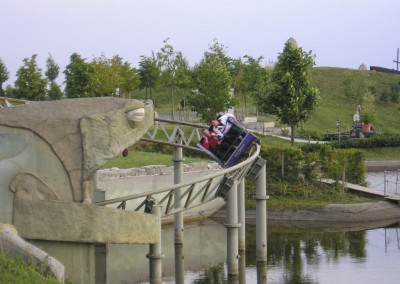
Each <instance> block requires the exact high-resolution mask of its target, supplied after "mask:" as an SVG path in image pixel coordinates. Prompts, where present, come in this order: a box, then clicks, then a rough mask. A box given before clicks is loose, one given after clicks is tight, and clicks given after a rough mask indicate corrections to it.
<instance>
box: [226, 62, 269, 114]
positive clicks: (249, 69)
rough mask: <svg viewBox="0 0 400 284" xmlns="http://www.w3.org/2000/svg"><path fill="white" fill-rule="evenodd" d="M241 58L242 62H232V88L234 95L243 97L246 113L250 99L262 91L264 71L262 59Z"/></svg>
mask: <svg viewBox="0 0 400 284" xmlns="http://www.w3.org/2000/svg"><path fill="white" fill-rule="evenodd" d="M243 58H244V59H245V61H244V62H243V61H242V60H241V59H237V60H234V61H233V62H234V64H233V66H234V69H233V70H234V71H233V81H234V84H233V87H234V89H235V94H238V95H241V96H242V97H243V100H244V109H245V112H246V110H247V101H248V100H249V99H250V97H253V96H255V95H256V94H257V93H259V92H261V91H263V90H264V85H265V77H266V69H265V68H263V67H261V61H262V59H263V57H259V58H257V59H255V58H253V57H251V56H248V55H245V56H244V57H243Z"/></svg>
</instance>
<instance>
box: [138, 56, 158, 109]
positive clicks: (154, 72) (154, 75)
mask: <svg viewBox="0 0 400 284" xmlns="http://www.w3.org/2000/svg"><path fill="white" fill-rule="evenodd" d="M140 58H141V59H140V62H139V70H138V74H139V77H140V85H139V88H140V89H141V90H143V89H145V91H146V99H147V92H148V91H150V99H152V100H153V103H154V105H156V101H155V98H154V97H153V98H152V91H153V93H154V89H155V87H156V84H157V80H158V79H159V77H160V68H159V66H158V64H157V59H156V58H155V56H154V53H153V54H152V56H151V57H146V56H144V55H142V56H140Z"/></svg>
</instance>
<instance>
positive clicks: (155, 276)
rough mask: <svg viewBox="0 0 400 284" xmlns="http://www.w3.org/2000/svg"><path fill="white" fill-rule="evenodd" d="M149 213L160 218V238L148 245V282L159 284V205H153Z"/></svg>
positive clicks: (160, 252) (160, 260) (160, 273)
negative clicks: (155, 242)
mask: <svg viewBox="0 0 400 284" xmlns="http://www.w3.org/2000/svg"><path fill="white" fill-rule="evenodd" d="M151 214H153V215H155V216H157V217H158V218H159V220H160V222H159V228H158V230H159V236H160V240H159V243H157V244H151V245H149V253H148V254H147V255H146V257H147V258H148V259H149V262H150V283H151V284H160V283H162V259H163V258H164V254H163V253H162V247H161V206H160V205H154V206H153V210H152V212H151Z"/></svg>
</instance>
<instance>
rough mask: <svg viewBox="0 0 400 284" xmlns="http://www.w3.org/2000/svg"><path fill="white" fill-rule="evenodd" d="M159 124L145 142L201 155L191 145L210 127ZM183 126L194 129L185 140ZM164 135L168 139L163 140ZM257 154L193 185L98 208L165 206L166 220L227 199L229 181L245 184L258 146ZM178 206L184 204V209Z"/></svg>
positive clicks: (103, 203)
mask: <svg viewBox="0 0 400 284" xmlns="http://www.w3.org/2000/svg"><path fill="white" fill-rule="evenodd" d="M156 121H157V122H158V123H156V125H155V127H154V129H153V130H152V132H148V133H147V134H146V135H145V136H144V138H142V139H141V140H142V141H149V142H155V143H162V144H167V145H171V146H174V147H182V148H186V149H192V150H196V151H201V150H200V149H199V148H197V147H193V146H190V144H191V143H192V142H193V141H194V138H197V139H198V140H199V139H200V134H199V131H198V129H199V128H204V127H207V126H205V125H201V124H194V123H187V122H180V121H172V120H167V119H156ZM160 122H166V123H172V124H175V125H176V126H175V128H174V129H173V130H172V131H171V130H167V129H166V128H165V127H164V125H163V124H162V123H160ZM181 126H191V127H194V129H192V130H191V131H189V132H190V134H189V135H188V136H187V137H185V132H184V130H183V129H182V127H181ZM160 133H161V134H160ZM160 135H164V136H161V137H160ZM146 137H147V138H146ZM156 137H158V138H156ZM161 138H164V139H165V140H162V139H161ZM179 141H181V143H179ZM253 150H254V151H253V152H252V153H251V155H250V156H249V157H248V158H247V159H246V160H244V161H242V162H240V163H239V164H237V165H235V166H233V167H230V168H227V169H222V170H220V171H218V172H217V173H214V174H211V175H208V176H205V177H202V178H198V179H194V180H191V181H189V182H185V183H180V184H175V185H172V186H168V187H165V188H161V189H154V190H151V191H148V192H145V193H139V194H132V195H128V196H123V197H119V198H114V199H109V200H105V201H100V202H97V203H96V205H99V206H106V205H112V204H114V205H117V207H116V208H120V209H123V210H133V211H137V212H139V211H141V210H143V211H144V212H147V213H149V212H150V211H151V208H152V206H153V205H162V208H163V212H162V216H163V217H165V216H169V215H173V214H175V213H179V212H182V211H185V210H188V209H191V208H194V207H197V206H200V205H202V204H205V203H208V202H210V201H212V200H214V199H215V198H219V197H222V198H224V197H225V196H226V194H227V192H226V191H229V188H226V187H227V184H228V186H229V182H227V181H232V180H234V181H239V180H241V179H242V178H243V177H245V176H246V175H247V174H248V173H249V172H250V171H251V169H252V167H254V164H255V162H256V161H257V158H258V156H259V153H260V146H259V145H255V148H254V149H253ZM178 189H182V190H181V192H182V193H181V196H180V197H179V198H178V199H177V200H175V198H174V192H175V191H176V190H178ZM138 200H139V202H140V203H139V205H137V204H138ZM132 201H135V202H134V203H136V205H135V206H133V207H132V205H130V204H129V203H130V202H132ZM132 203H133V202H132ZM177 204H182V206H179V205H177ZM128 208H130V209H128Z"/></svg>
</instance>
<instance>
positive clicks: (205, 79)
mask: <svg viewBox="0 0 400 284" xmlns="http://www.w3.org/2000/svg"><path fill="white" fill-rule="evenodd" d="M193 77H194V81H195V87H196V88H197V90H196V92H194V93H193V94H192V95H191V96H190V97H189V103H190V106H191V107H192V110H193V111H195V112H197V113H198V114H199V115H200V116H201V119H202V120H203V121H204V122H209V119H210V118H212V117H215V115H216V114H217V113H218V112H220V111H224V110H227V109H229V108H231V107H233V105H234V99H233V97H232V96H231V95H230V89H231V88H230V86H231V76H230V73H229V71H228V68H227V67H226V66H225V64H223V63H222V62H221V61H220V60H218V59H217V58H212V57H208V58H207V57H205V58H204V59H203V60H202V61H201V62H200V64H199V65H197V66H196V67H195V68H194V70H193Z"/></svg>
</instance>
